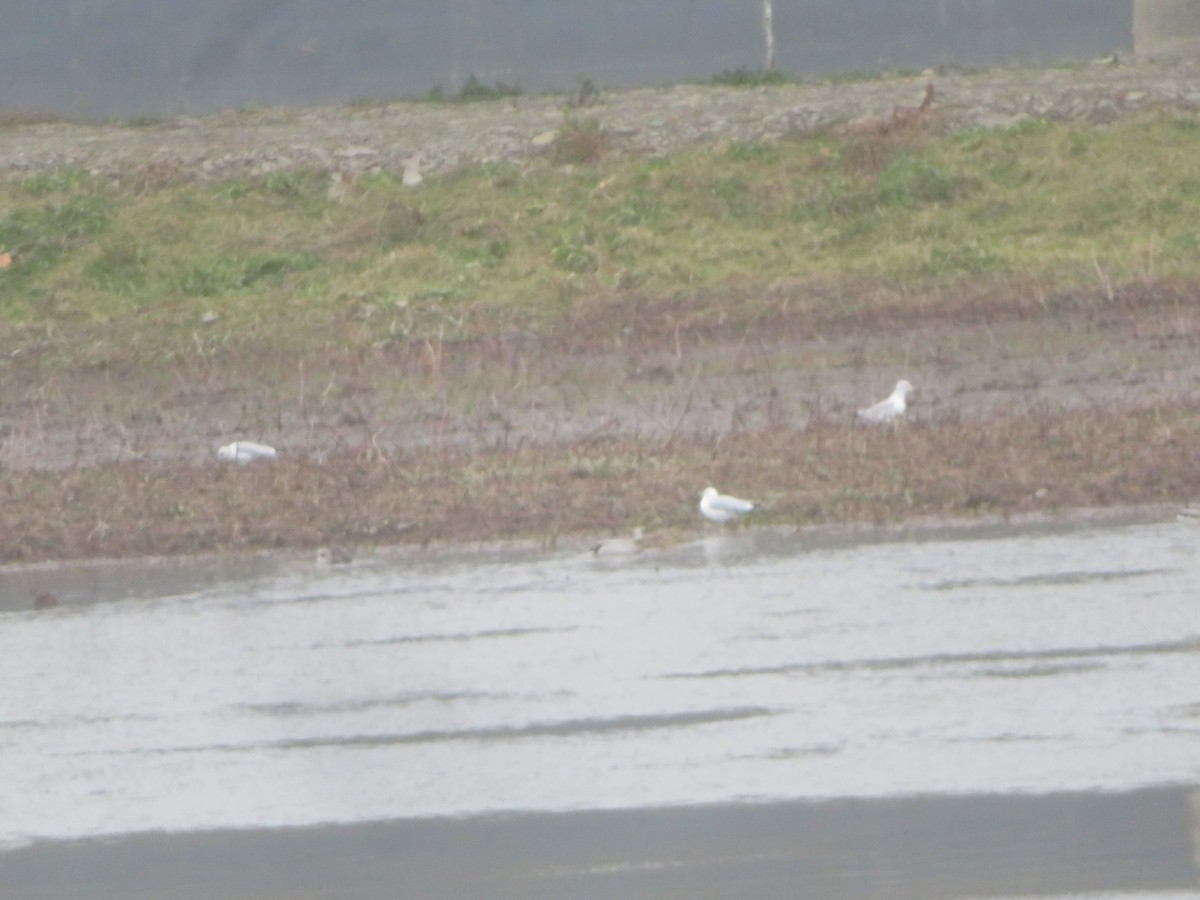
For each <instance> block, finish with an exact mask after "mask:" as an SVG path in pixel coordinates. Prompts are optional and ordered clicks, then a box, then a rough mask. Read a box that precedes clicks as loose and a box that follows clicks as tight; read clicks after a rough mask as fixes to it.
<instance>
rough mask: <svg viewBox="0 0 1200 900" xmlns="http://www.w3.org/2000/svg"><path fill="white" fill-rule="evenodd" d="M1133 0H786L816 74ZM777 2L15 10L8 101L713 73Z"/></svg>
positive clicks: (992, 57) (984, 45)
mask: <svg viewBox="0 0 1200 900" xmlns="http://www.w3.org/2000/svg"><path fill="white" fill-rule="evenodd" d="M1130 3H1131V0H775V30H776V39H777V44H778V54H779V66H780V68H781V69H783V70H785V71H790V72H797V73H802V74H819V73H832V72H839V71H868V70H873V69H877V68H880V67H885V68H924V67H926V66H935V65H938V64H942V63H955V64H961V65H968V66H983V65H994V64H1005V63H1017V62H1028V63H1045V62H1052V61H1056V60H1064V59H1079V58H1086V57H1090V56H1094V55H1098V54H1103V53H1111V52H1112V51H1123V50H1128V49H1130V47H1131V43H1132V38H1131V6H1130ZM760 10H761V0H39V2H30V0H0V11H2V17H0V22H2V27H0V80H2V83H3V84H4V86H5V87H4V91H3V94H2V95H0V108H3V109H6V110H44V111H48V112H54V113H59V114H66V115H71V116H82V117H93V118H95V117H111V116H137V115H159V114H165V113H184V112H190V113H200V112H208V111H212V110H216V109H220V108H227V107H238V106H255V105H268V104H279V103H288V104H295V103H303V104H310V103H323V102H345V101H350V100H356V99H364V98H396V97H402V96H415V95H422V94H424V93H426V92H427V91H428V90H429V89H430V88H432V87H434V86H435V85H441V86H442V87H443V88H445V89H446V90H447V91H454V90H457V89H458V88H459V87H461V85H462V83H463V82H464V80H465V79H466V78H467V76H468V75H470V74H475V75H476V76H477V77H479V78H480V80H482V81H484V82H486V83H489V84H491V83H494V82H497V81H503V82H506V83H516V84H519V85H520V86H521V87H522V88H523V89H525V90H527V91H538V90H546V89H556V88H558V89H570V88H572V87H574V86H575V85H576V83H577V81H578V78H579V76H580V75H587V76H588V77H589V78H591V79H592V80H593V81H594V82H595V83H596V84H598V85H600V86H602V87H619V86H628V85H633V84H654V83H661V82H668V81H677V80H684V79H706V78H708V77H709V76H711V75H714V74H716V73H718V72H720V71H722V70H724V69H732V68H737V67H740V66H747V67H751V68H756V67H758V66H759V65H761V60H762V52H763V51H762V32H761V23H760V19H759V15H760Z"/></svg>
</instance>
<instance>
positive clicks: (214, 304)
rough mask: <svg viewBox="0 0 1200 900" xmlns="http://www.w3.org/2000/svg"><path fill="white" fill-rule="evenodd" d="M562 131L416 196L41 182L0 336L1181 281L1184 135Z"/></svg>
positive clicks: (342, 328) (193, 338)
mask: <svg viewBox="0 0 1200 900" xmlns="http://www.w3.org/2000/svg"><path fill="white" fill-rule="evenodd" d="M568 124H569V125H570V126H571V127H572V128H574V129H575V132H576V134H575V135H574V136H575V138H576V139H577V140H578V141H579V144H578V145H577V146H576V147H575V150H574V151H573V155H570V156H569V157H566V158H561V159H559V160H558V161H557V162H556V163H554V164H546V165H540V166H535V167H531V168H528V169H522V168H518V167H517V166H515V165H508V164H489V165H484V166H479V167H475V168H471V169H466V170H463V171H460V172H457V173H454V174H449V175H441V176H432V177H429V178H427V179H426V180H425V182H424V183H423V184H422V185H421V186H420V188H419V189H417V190H408V189H406V188H404V187H403V185H402V184H401V183H400V181H399V179H398V178H396V177H393V176H391V175H389V174H380V175H370V176H364V177H362V178H360V179H359V180H358V181H357V182H355V183H354V184H353V185H352V186H351V189H350V191H349V193H348V195H347V196H346V197H344V198H341V199H337V198H335V197H331V196H330V194H329V179H328V177H327V175H326V174H325V173H323V172H288V173H279V174H274V175H270V176H267V177H265V178H261V179H255V180H243V181H231V182H224V183H215V184H199V183H194V184H170V183H166V184H151V185H149V186H148V185H146V184H139V183H135V182H134V181H133V180H131V181H130V182H129V183H128V184H126V185H122V184H114V183H113V182H112V181H111V180H109V179H96V178H92V177H89V176H88V175H87V174H86V173H83V172H79V171H76V170H70V169H67V170H63V171H58V172H53V173H49V174H42V175H35V176H30V177H27V178H25V179H23V180H13V181H7V182H3V183H0V252H3V251H8V252H11V253H12V255H13V265H12V266H11V267H10V268H8V269H5V270H3V271H0V281H2V283H3V289H2V290H0V322H3V323H8V325H9V326H10V329H11V328H17V329H24V328H27V327H28V328H31V329H32V330H35V331H36V330H38V329H44V327H45V326H47V325H55V326H77V332H76V333H78V334H79V335H83V336H85V337H86V339H87V340H89V341H92V346H93V347H94V346H95V342H94V337H95V334H96V333H97V329H98V328H99V327H100V326H105V329H103V333H104V334H105V335H106V338H105V340H106V341H107V344H106V345H105V346H106V349H104V350H103V351H102V352H104V353H112V354H116V355H120V354H121V353H122V352H125V351H126V350H128V349H129V348H134V347H136V348H138V352H155V353H160V354H165V355H169V354H172V353H177V352H187V348H190V347H194V346H195V345H196V343H197V341H213V342H217V343H225V344H229V343H244V344H248V345H255V344H257V343H259V342H269V343H270V344H271V345H273V346H285V347H286V346H294V347H303V346H315V345H322V344H323V343H324V342H329V341H338V342H343V343H344V342H350V343H355V342H359V343H362V344H364V345H369V344H379V343H380V342H386V341H388V340H392V339H395V338H397V337H402V336H408V335H426V334H431V335H444V336H447V337H452V336H455V335H458V334H462V333H466V332H472V331H481V330H492V329H495V328H502V327H508V326H511V325H521V326H522V327H538V326H539V325H540V324H544V323H549V322H553V321H555V320H556V319H557V318H558V317H559V316H561V315H562V314H563V313H564V312H566V311H567V310H570V309H571V308H572V307H574V306H575V305H576V304H578V303H582V302H587V301H589V300H591V299H594V298H604V297H607V296H611V295H614V294H620V293H621V292H623V291H629V290H636V291H637V292H638V295H639V296H643V295H644V296H654V295H660V294H661V295H667V294H671V295H677V294H679V293H680V292H697V293H699V292H701V291H704V290H713V289H716V290H720V289H722V288H732V287H736V288H738V290H739V293H738V296H747V295H749V294H752V293H753V289H754V288H755V287H756V286H763V287H765V286H767V285H769V284H770V283H772V282H773V281H776V280H779V279H792V280H794V279H828V278H871V279H879V278H885V279H895V280H897V281H899V280H903V281H905V282H908V283H911V284H916V285H918V286H919V285H920V284H921V283H937V282H953V281H955V280H961V279H971V278H980V277H987V278H993V279H994V278H1012V279H1014V280H1020V281H1022V282H1024V283H1028V282H1029V281H1030V280H1034V281H1039V282H1042V283H1045V284H1047V285H1053V286H1073V285H1078V284H1081V283H1086V282H1089V281H1090V282H1094V280H1095V279H1096V277H1097V272H1098V271H1102V272H1103V273H1104V274H1105V277H1106V278H1109V279H1111V281H1112V282H1114V283H1120V282H1122V281H1124V280H1132V279H1138V278H1144V277H1147V276H1153V277H1177V276H1178V277H1196V276H1197V275H1200V256H1198V255H1197V248H1198V247H1200V225H1197V224H1196V223H1197V222H1200V126H1198V124H1197V122H1196V121H1195V120H1193V119H1189V118H1179V117H1163V118H1159V119H1154V120H1149V121H1137V122H1132V121H1131V122H1125V123H1121V124H1118V125H1115V126H1108V127H1087V126H1083V125H1074V124H1049V123H1029V124H1025V125H1020V126H1017V127H1014V128H1011V129H1008V130H1004V131H970V132H965V133H957V134H952V135H947V136H930V135H925V134H921V133H914V134H901V135H899V136H896V135H856V136H835V135H812V136H805V137H799V138H795V139H791V140H785V141H777V142H773V143H749V144H745V143H734V144H730V145H726V146H715V147H708V148H705V149H700V150H692V151H688V152H681V153H676V154H673V155H671V156H668V157H665V158H650V159H648V158H636V157H635V158H631V157H613V156H607V155H602V154H601V152H600V151H601V150H602V149H603V148H602V143H601V139H602V137H603V133H602V131H601V130H600V128H599V126H598V125H596V124H594V123H593V122H591V121H585V122H582V123H580V122H573V121H572V122H569V123H568ZM593 160H594V161H593ZM730 302H731V303H733V302H736V301H733V300H731V301H730ZM734 312H736V311H734ZM213 319H215V321H214V322H212V324H208V325H204V324H201V323H202V321H205V320H209V321H211V320H213ZM109 326H111V327H109ZM10 333H11V331H10ZM57 333H59V334H60V335H63V334H68V333H71V332H70V330H69V329H67V331H66V332H64V330H63V328H62V327H59V329H58V332H57ZM62 339H63V340H66V338H65V337H64V338H62ZM81 339H82V338H81ZM146 348H152V349H151V350H150V351H147V349H146Z"/></svg>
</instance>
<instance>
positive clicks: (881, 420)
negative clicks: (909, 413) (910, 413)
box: [858, 379, 913, 425]
mask: <svg viewBox="0 0 1200 900" xmlns="http://www.w3.org/2000/svg"><path fill="white" fill-rule="evenodd" d="M912 389H913V386H912V385H911V384H909V383H908V382H907V381H905V380H904V379H900V380H899V381H897V382H896V388H895V390H893V391H892V395H891V396H890V397H888V398H887V399H886V400H880V401H879V402H878V403H876V404H875V405H874V406H868V407H867V408H866V409H860V410H859V411H858V418H859V420H860V421H862V422H870V423H871V424H882V425H887V424H890V423H895V421H896V420H897V419H898V418H900V416H902V415H904V411H905V410H906V409H908V399H907V398H908V395H909V393H910V392H911V391H912Z"/></svg>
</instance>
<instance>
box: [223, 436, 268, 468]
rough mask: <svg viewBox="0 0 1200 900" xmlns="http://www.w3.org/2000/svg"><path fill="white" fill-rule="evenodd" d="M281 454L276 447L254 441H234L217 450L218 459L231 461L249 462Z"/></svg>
mask: <svg viewBox="0 0 1200 900" xmlns="http://www.w3.org/2000/svg"><path fill="white" fill-rule="evenodd" d="M278 455H279V454H278V453H277V452H276V450H275V448H274V447H268V446H267V445H266V444H256V443H255V442H254V441H234V442H233V443H232V444H226V445H225V446H224V447H222V448H221V449H219V450H218V451H217V459H223V460H227V461H229V462H239V463H248V462H254V461H255V460H259V459H274V458H275V457H276V456H278Z"/></svg>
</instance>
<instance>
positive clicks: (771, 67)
mask: <svg viewBox="0 0 1200 900" xmlns="http://www.w3.org/2000/svg"><path fill="white" fill-rule="evenodd" d="M772 6H773V4H772V0H763V39H764V40H765V41H766V45H767V53H766V62H765V64H764V66H765V68H766V70H767V71H768V72H774V71H775V11H774V9H772Z"/></svg>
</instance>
